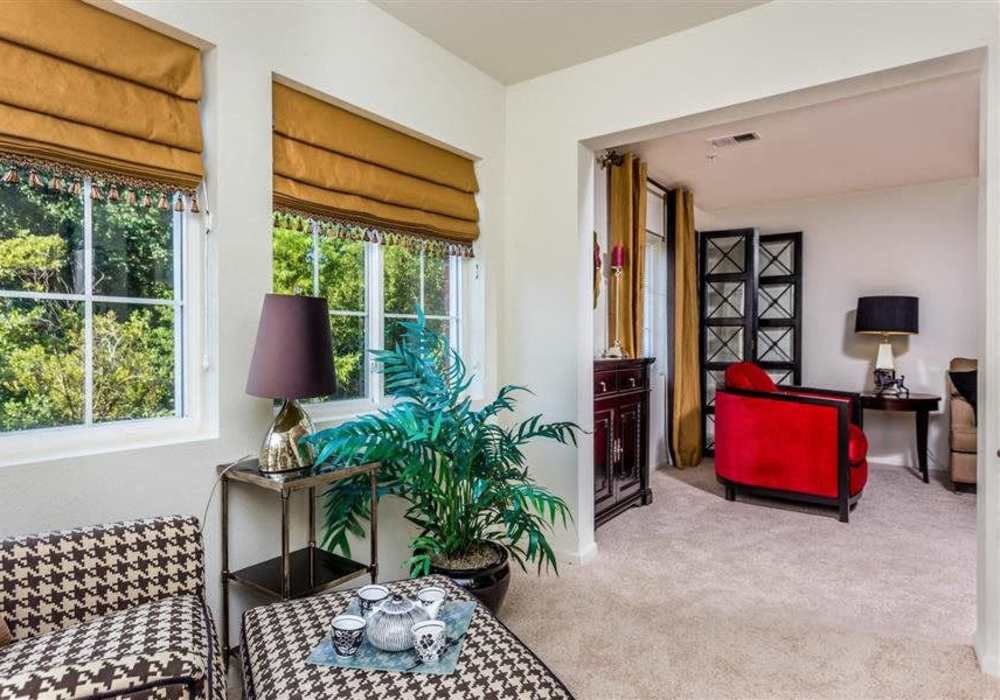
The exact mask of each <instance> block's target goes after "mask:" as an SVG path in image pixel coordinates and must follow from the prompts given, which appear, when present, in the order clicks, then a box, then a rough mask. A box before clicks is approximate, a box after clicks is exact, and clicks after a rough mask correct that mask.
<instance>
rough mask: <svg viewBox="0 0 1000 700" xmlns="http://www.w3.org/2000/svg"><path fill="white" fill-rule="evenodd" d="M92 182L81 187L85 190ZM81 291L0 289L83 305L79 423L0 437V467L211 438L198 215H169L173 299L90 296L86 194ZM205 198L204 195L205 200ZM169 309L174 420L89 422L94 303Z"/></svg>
mask: <svg viewBox="0 0 1000 700" xmlns="http://www.w3.org/2000/svg"><path fill="white" fill-rule="evenodd" d="M90 185H91V180H90V178H86V179H85V180H84V181H83V182H82V191H83V192H84V193H87V192H90ZM83 201H84V222H83V224H84V251H83V252H84V267H85V270H84V277H85V284H84V290H83V293H81V294H49V293H41V292H17V291H13V290H0V297H2V298H15V299H35V300H63V301H67V300H69V301H82V302H83V303H84V305H85V310H84V324H85V325H84V334H85V350H84V392H85V394H84V406H85V411H84V423H82V424H77V425H66V426H54V427H39V428H30V429H27V430H19V431H13V432H3V433H0V467H4V466H9V465H15V464H25V463H30V462H39V461H46V460H52V459H62V458H68V457H78V456H83V455H88V454H100V453H106V452H117V451H121V450H130V449H137V448H144V447H155V446H159V445H169V444H175V443H179V442H191V441H195V440H207V439H212V438H214V437H217V435H218V425H217V421H213V420H212V416H211V415H210V411H209V410H208V401H207V398H208V394H209V388H210V386H211V382H210V379H209V377H210V375H211V374H212V372H213V367H212V365H211V356H210V353H209V352H208V347H209V343H208V339H207V336H208V335H209V333H210V327H209V323H208V322H207V319H208V314H207V309H206V288H207V286H208V285H207V281H206V277H207V274H208V267H209V260H210V254H209V247H208V246H209V243H208V241H207V240H206V239H207V233H208V231H209V227H208V226H206V223H205V221H204V219H203V217H202V216H201V215H199V214H192V213H191V212H187V211H186V212H174V215H173V226H174V236H173V245H174V261H173V262H174V289H175V295H174V298H173V299H169V300H167V299H164V300H154V299H143V298H133V297H118V296H106V295H97V294H94V293H93V288H92V286H93V264H92V263H93V253H94V251H93V227H92V218H93V217H92V212H93V202H92V200H91V199H90V197H88V196H86V195H84V197H83ZM203 201H204V197H203ZM103 302H111V303H127V304H146V305H172V306H173V307H174V323H175V328H176V327H178V318H180V323H179V328H180V332H179V333H175V335H174V339H175V340H174V343H175V346H174V362H175V368H174V382H175V387H174V391H175V397H176V400H175V412H174V415H173V416H161V417H157V418H137V419H132V420H120V421H108V422H101V423H94V422H93V397H92V391H93V381H92V380H93V356H92V353H93V328H92V319H93V315H92V310H93V304H94V303H103Z"/></svg>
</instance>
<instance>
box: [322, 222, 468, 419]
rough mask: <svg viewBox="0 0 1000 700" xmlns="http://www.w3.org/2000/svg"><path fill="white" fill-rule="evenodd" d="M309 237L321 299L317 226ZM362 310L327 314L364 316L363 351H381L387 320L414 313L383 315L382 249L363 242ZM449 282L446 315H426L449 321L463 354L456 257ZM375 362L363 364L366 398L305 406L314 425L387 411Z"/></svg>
mask: <svg viewBox="0 0 1000 700" xmlns="http://www.w3.org/2000/svg"><path fill="white" fill-rule="evenodd" d="M311 235H312V255H311V256H310V261H311V264H312V294H313V295H314V296H323V290H321V289H320V285H319V240H320V236H322V235H323V233H322V232H321V230H320V227H319V225H317V224H315V223H313V224H312V227H311ZM364 245H365V310H364V312H360V311H341V310H331V311H330V315H331V316H334V315H340V316H366V317H367V319H368V322H367V325H366V328H365V340H366V342H365V349H366V350H383V349H384V346H385V322H386V319H413V318H416V315H414V314H397V313H386V312H385V308H384V297H383V283H384V277H383V273H384V266H383V262H384V259H385V256H384V251H385V246H383V245H380V244H377V243H365V244H364ZM425 260H426V252H425V251H421V256H420V295H421V298H420V304H421V306H423V304H424V298H423V295H424V284H423V282H424V264H425ZM448 261H449V262H448V274H449V276H450V280H449V290H450V292H451V293H450V294H449V298H448V303H449V309H448V315H447V316H445V315H438V314H427V315H426V317H427V318H428V319H431V320H434V319H437V320H446V321H448V322H449V333H448V338H449V343H450V345H451V347H452V349H453V350H455V351H456V352H458V353H460V354H461V353H463V350H464V348H465V333H466V329H465V328H464V323H463V321H464V318H463V313H462V312H463V306H464V304H463V298H464V297H465V295H466V288H465V285H464V284H463V282H464V280H463V277H464V275H463V268H464V267H465V266H464V265H463V260H462V259H461V258H459V257H457V256H449V257H448ZM462 359H463V361H465V362H468V358H466V357H465V356H464V355H463V358H462ZM377 364H378V363H377V362H376V361H375V359H374V358H372V357H368V358H367V362H366V363H365V365H366V368H367V370H366V371H367V375H366V382H365V389H366V395H365V396H361V397H354V398H346V399H338V400H335V401H324V402H317V403H310V404H309V405H308V406H307V410H308V411H309V415H310V416H311V417H312V419H313V420H314V421H315V422H317V423H324V422H335V421H339V420H345V419H349V418H351V417H354V416H357V415H361V414H364V413H368V412H370V411H372V410H373V409H378V408H387V407H389V406H391V405H392V399H391V397H388V396H386V395H385V391H384V386H383V382H382V374H381V373H380V372H378V371H377V370H376V367H377Z"/></svg>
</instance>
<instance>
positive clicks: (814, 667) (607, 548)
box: [501, 463, 1000, 700]
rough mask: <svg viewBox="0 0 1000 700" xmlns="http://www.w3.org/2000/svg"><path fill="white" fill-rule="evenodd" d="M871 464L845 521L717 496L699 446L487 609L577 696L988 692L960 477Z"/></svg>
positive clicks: (971, 526) (971, 531) (971, 515)
mask: <svg viewBox="0 0 1000 700" xmlns="http://www.w3.org/2000/svg"><path fill="white" fill-rule="evenodd" d="M943 478H944V477H943V476H941V475H937V474H932V482H931V483H930V484H924V483H923V482H921V481H920V480H919V478H918V477H916V476H915V475H914V473H913V472H912V471H910V470H907V469H905V468H903V467H897V466H887V465H872V468H871V474H870V477H869V483H868V488H867V490H866V491H865V494H864V496H863V497H862V499H861V501H860V503H859V504H858V506H857V508H856V509H855V510H854V511H853V512H852V514H851V522H850V524H849V525H844V524H842V523H840V522H838V521H837V519H836V516H835V514H834V512H833V511H827V510H821V509H809V508H803V507H797V506H793V507H788V506H782V505H780V504H777V503H776V502H774V501H754V502H747V500H746V499H745V498H739V499H738V500H737V502H736V503H729V502H726V501H725V500H723V498H722V490H721V488H720V487H719V485H718V484H717V483H716V481H715V476H714V472H713V470H712V466H711V464H710V463H706V464H703V465H702V466H700V467H698V468H696V469H693V470H688V471H683V472H682V471H676V470H667V471H660V472H657V473H656V474H655V475H654V476H653V480H652V488H653V493H654V502H653V504H652V505H650V506H648V507H646V508H635V509H632V510H631V511H629V512H628V513H625V514H623V515H622V516H620V517H618V518H617V519H615V520H613V521H611V522H610V523H608V524H607V525H605V526H604V527H602V528H601V529H600V530H598V532H597V543H598V547H599V548H600V551H599V554H598V555H597V557H596V559H594V560H593V561H591V562H588V563H586V564H584V565H579V566H564V567H562V568H561V576H560V577H558V578H557V577H555V576H547V577H542V578H541V579H538V578H535V577H533V576H528V575H525V574H518V575H516V576H515V578H514V580H513V582H512V585H511V591H510V594H509V597H508V599H507V603H506V605H505V607H504V609H503V611H502V615H501V617H502V619H503V620H504V621H505V622H506V623H507V624H508V625H509V626H510V627H511V628H512V629H513V630H514V631H515V632H516V633H517V634H518V635H519V636H520V637H521V638H522V639H523V640H524V641H525V642H527V643H528V644H529V646H531V647H532V648H533V649H534V650H535V651H536V652H537V653H538V655H539V656H540V657H541V658H542V659H543V660H545V662H546V663H548V664H549V665H550V666H551V668H552V669H553V670H554V671H555V672H556V673H557V674H558V675H559V676H560V677H561V678H562V679H563V681H564V682H565V683H566V684H567V685H568V686H569V688H570V689H571V690H572V691H573V692H574V693H575V694H576V695H577V696H578V697H579V698H581V700H586V699H588V698H594V699H601V700H605V699H610V698H774V697H781V698H908V699H909V698H981V697H990V698H1000V683H998V682H996V681H994V680H992V679H990V678H989V677H987V676H984V675H982V674H980V672H979V670H978V667H977V665H976V659H975V655H974V653H973V650H972V647H971V644H972V636H973V633H974V630H975V554H976V522H975V520H976V518H975V495H974V494H954V493H952V492H951V491H950V490H949V489H948V487H947V486H946V485H945V484H944V483H941V480H942V479H943Z"/></svg>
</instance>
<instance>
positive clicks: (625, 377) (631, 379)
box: [615, 369, 646, 391]
mask: <svg viewBox="0 0 1000 700" xmlns="http://www.w3.org/2000/svg"><path fill="white" fill-rule="evenodd" d="M616 374H617V375H618V376H617V377H616V378H615V385H616V386H617V388H618V391H630V390H632V389H645V388H646V370H645V369H623V370H620V371H618V372H616Z"/></svg>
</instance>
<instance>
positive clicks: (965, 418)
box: [948, 357, 977, 491]
mask: <svg viewBox="0 0 1000 700" xmlns="http://www.w3.org/2000/svg"><path fill="white" fill-rule="evenodd" d="M976 368H977V362H976V360H970V359H969V358H966V357H956V358H954V359H953V360H952V361H951V362H950V363H949V365H948V369H949V370H950V371H952V372H971V371H972V370H974V369H976ZM948 416H949V419H950V423H951V430H950V431H949V434H948V444H949V446H950V448H951V458H950V460H949V463H950V470H951V481H952V483H953V484H954V485H955V490H956V491H957V490H958V489H959V487H960V486H962V485H966V484H969V485H973V486H974V485H975V483H976V412H975V411H974V410H973V408H972V405H971V404H970V403H969V402H968V401H966V400H965V399H964V398H962V395H961V394H959V393H958V389H956V388H955V385H954V384H953V383H952V381H951V375H950V374H949V375H948Z"/></svg>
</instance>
